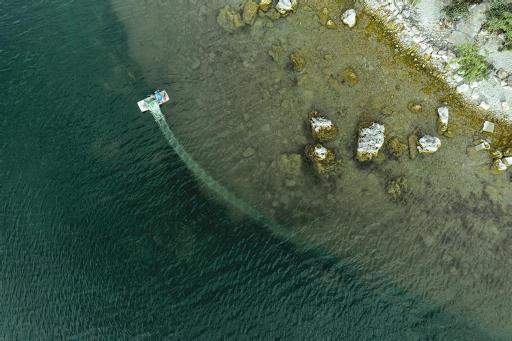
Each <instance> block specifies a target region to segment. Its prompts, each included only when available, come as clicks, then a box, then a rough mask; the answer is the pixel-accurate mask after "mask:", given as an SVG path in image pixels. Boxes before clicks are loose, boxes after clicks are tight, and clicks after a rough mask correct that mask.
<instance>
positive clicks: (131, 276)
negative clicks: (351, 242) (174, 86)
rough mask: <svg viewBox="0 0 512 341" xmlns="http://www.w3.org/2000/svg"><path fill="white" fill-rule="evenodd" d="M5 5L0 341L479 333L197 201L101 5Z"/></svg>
mask: <svg viewBox="0 0 512 341" xmlns="http://www.w3.org/2000/svg"><path fill="white" fill-rule="evenodd" d="M176 3H177V4H179V3H180V2H179V1H176ZM2 5H3V6H2V12H1V13H0V63H1V64H0V79H1V80H2V87H1V88H0V89H1V90H0V93H1V95H2V101H1V103H0V109H1V119H0V178H1V179H2V181H1V183H0V288H1V291H0V339H22V340H27V339H48V340H49V339H61V338H76V339H109V340H110V339H130V338H136V339H145V338H148V339H162V338H169V339H195V338H200V339H220V338H233V339H241V338H262V339H275V338H283V339H288V338H293V339H297V338H316V339H325V338H337V339H341V338H344V339H373V340H403V339H412V340H431V339H443V340H444V339H446V340H454V339H460V340H469V339H475V340H482V339H486V338H488V337H487V336H486V335H485V334H482V332H481V331H480V330H479V327H478V324H475V323H473V321H465V320H463V319H462V318H460V317H459V316H457V315H456V314H453V313H447V312H445V311H444V309H443V307H440V306H436V305H433V304H431V303H430V302H428V301H426V300H424V299H423V298H422V297H419V296H417V295H416V294H415V293H412V292H407V291H405V290H403V289H401V288H399V287H397V286H395V285H393V284H391V282H389V281H387V279H386V278H385V277H384V276H379V275H378V274H372V273H366V272H365V271H364V269H361V268H360V267H359V266H358V265H357V262H355V261H354V260H353V259H340V258H337V257H335V256H333V255H330V254H327V253H325V252H322V251H320V250H317V249H315V248H313V247H310V246H301V245H297V244H293V243H291V242H289V241H287V240H285V239H282V238H280V237H277V236H276V235H275V234H273V233H271V232H270V229H269V227H268V226H266V225H263V224H261V223H259V222H257V221H253V220H251V219H249V218H244V217H243V216H237V217H234V216H233V214H232V213H231V212H230V211H229V209H227V208H226V207H225V206H224V204H223V203H219V202H218V200H214V199H213V198H212V197H211V196H210V195H208V194H207V192H205V191H204V190H203V189H202V185H201V184H199V183H197V182H196V180H195V178H194V176H193V175H192V174H191V172H190V171H189V170H188V169H187V168H186V167H185V165H184V164H183V162H182V161H181V159H180V158H179V157H178V156H177V155H176V154H175V152H174V151H173V150H172V149H171V148H170V147H169V145H168V144H167V142H166V141H165V140H164V139H163V137H162V135H161V133H160V131H159V130H158V127H157V125H156V124H155V122H154V121H153V119H152V118H151V117H150V116H149V115H143V114H140V113H139V112H138V109H137V107H136V106H135V101H136V100H138V99H139V98H141V97H142V96H143V95H144V94H146V93H147V91H148V89H150V88H152V87H153V86H154V84H152V83H151V84H148V83H149V82H148V83H147V82H146V79H145V78H144V76H143V73H142V71H141V70H140V67H139V66H138V65H137V64H136V63H135V62H134V61H132V60H130V58H129V56H128V53H127V50H128V47H127V46H126V36H125V32H124V27H123V25H122V24H121V23H119V22H118V21H117V19H116V16H115V15H114V14H113V11H112V8H110V7H109V5H108V3H106V2H84V1H81V2H78V1H61V0H54V1H45V2H43V1H39V2H33V3H26V4H20V3H19V2H18V1H13V0H7V1H4V2H2ZM159 85H162V86H165V85H166V84H159ZM190 96H193V94H190Z"/></svg>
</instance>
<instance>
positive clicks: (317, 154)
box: [305, 144, 338, 177]
mask: <svg viewBox="0 0 512 341" xmlns="http://www.w3.org/2000/svg"><path fill="white" fill-rule="evenodd" d="M305 152H306V157H307V158H308V159H309V160H310V161H311V162H312V163H313V167H314V168H315V171H316V172H317V173H318V175H320V176H325V177H328V176H330V175H333V174H335V173H336V166H337V164H338V163H337V161H336V155H335V154H334V152H333V151H332V150H330V149H328V148H326V147H324V146H322V145H321V144H316V145H314V146H312V145H307V146H306V149H305Z"/></svg>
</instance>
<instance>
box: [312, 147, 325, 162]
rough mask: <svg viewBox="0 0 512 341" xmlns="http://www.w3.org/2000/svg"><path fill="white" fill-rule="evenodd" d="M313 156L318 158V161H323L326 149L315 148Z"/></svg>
mask: <svg viewBox="0 0 512 341" xmlns="http://www.w3.org/2000/svg"><path fill="white" fill-rule="evenodd" d="M315 155H316V156H318V158H319V159H320V160H324V159H325V158H326V156H327V148H325V147H324V146H319V145H317V146H315Z"/></svg>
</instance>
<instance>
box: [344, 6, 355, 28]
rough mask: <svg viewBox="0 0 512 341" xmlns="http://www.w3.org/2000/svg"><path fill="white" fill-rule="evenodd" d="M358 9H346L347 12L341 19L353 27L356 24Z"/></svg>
mask: <svg viewBox="0 0 512 341" xmlns="http://www.w3.org/2000/svg"><path fill="white" fill-rule="evenodd" d="M356 17H357V15H356V11H355V10H354V9H349V10H347V11H345V13H343V14H342V16H341V21H343V23H344V24H345V25H347V26H348V27H350V28H352V27H354V26H355V25H356V20H357V19H356Z"/></svg>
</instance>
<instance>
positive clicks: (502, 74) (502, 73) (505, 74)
mask: <svg viewBox="0 0 512 341" xmlns="http://www.w3.org/2000/svg"><path fill="white" fill-rule="evenodd" d="M496 76H498V78H499V79H501V80H504V79H506V78H507V77H508V72H507V71H505V69H503V68H501V69H498V71H496Z"/></svg>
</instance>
